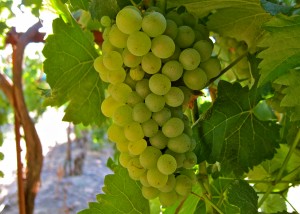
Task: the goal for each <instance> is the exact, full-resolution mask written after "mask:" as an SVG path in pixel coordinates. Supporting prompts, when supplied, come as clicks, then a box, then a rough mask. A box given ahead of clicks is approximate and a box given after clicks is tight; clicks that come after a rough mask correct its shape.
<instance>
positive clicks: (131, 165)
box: [127, 157, 146, 180]
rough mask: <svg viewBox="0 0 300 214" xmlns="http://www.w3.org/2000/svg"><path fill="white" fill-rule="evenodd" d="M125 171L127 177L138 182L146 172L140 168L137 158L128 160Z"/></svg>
mask: <svg viewBox="0 0 300 214" xmlns="http://www.w3.org/2000/svg"><path fill="white" fill-rule="evenodd" d="M127 170H128V174H129V177H130V178H132V179H133V180H139V179H140V177H141V176H142V175H143V174H144V173H145V172H146V169H145V168H143V167H142V166H141V163H140V160H139V158H138V157H134V158H132V159H131V160H129V162H128V164H127Z"/></svg>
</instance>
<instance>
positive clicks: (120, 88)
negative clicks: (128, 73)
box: [110, 83, 132, 103]
mask: <svg viewBox="0 0 300 214" xmlns="http://www.w3.org/2000/svg"><path fill="white" fill-rule="evenodd" d="M131 92H132V89H131V88H130V87H129V86H128V85H127V84H125V83H117V84H115V85H112V87H111V90H110V93H111V96H112V97H113V98H114V99H115V100H118V101H119V102H121V103H126V102H127V99H128V97H129V95H130V93H131Z"/></svg>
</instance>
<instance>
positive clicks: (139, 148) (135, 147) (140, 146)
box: [128, 139, 147, 155]
mask: <svg viewBox="0 0 300 214" xmlns="http://www.w3.org/2000/svg"><path fill="white" fill-rule="evenodd" d="M146 147H147V141H146V140H145V139H140V140H138V141H131V142H129V144H128V151H129V153H130V154H132V155H140V154H141V153H142V152H143V151H144V150H145V149H146Z"/></svg>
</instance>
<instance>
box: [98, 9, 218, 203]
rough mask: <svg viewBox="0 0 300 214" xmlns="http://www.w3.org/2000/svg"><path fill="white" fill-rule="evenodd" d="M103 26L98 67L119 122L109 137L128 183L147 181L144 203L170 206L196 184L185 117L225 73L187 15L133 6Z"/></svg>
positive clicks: (109, 108) (110, 113) (109, 113)
mask: <svg viewBox="0 0 300 214" xmlns="http://www.w3.org/2000/svg"><path fill="white" fill-rule="evenodd" d="M101 23H102V25H103V26H105V30H104V32H103V38H104V41H103V44H102V47H101V48H102V55H100V56H99V57H98V58H96V59H95V61H94V67H95V69H96V70H97V71H98V72H99V75H100V78H101V79H102V81H104V82H107V83H109V84H108V88H107V96H106V98H105V100H104V101H103V102H102V104H101V111H102V113H103V114H104V115H105V116H106V117H109V118H112V124H111V125H110V127H109V128H108V131H107V133H108V138H109V139H110V140H111V141H112V142H115V143H116V147H117V149H118V150H119V151H120V156H119V162H120V164H121V165H122V166H123V167H125V168H127V170H128V173H129V176H130V177H131V178H132V179H134V180H139V181H140V182H141V184H142V194H143V196H144V197H145V198H146V199H149V200H150V199H154V198H156V197H159V200H160V202H161V204H162V205H163V206H170V205H172V204H173V203H174V202H176V201H177V200H178V199H180V198H183V197H186V196H187V195H188V194H189V193H190V192H191V191H192V185H193V183H194V182H195V181H196V178H195V173H194V170H193V167H194V166H195V164H196V163H197V156H196V155H195V153H194V152H193V151H194V148H195V146H196V142H195V141H194V140H193V138H192V129H191V124H190V120H189V118H188V116H187V115H186V114H185V110H186V109H187V106H188V104H189V100H190V98H191V95H192V94H193V91H199V90H201V89H203V88H204V87H205V86H206V84H207V82H208V81H209V79H210V78H213V77H215V76H216V75H218V72H220V63H219V61H217V60H216V59H215V58H212V57H211V54H212V50H213V43H212V42H211V41H210V40H209V37H208V31H207V30H206V29H205V27H204V26H203V25H201V24H198V23H197V20H196V19H195V18H194V17H193V16H192V15H190V14H188V13H182V14H178V13H177V12H175V11H172V12H169V13H168V14H167V15H166V16H164V15H163V14H162V13H160V12H157V11H155V10H146V11H144V12H141V11H140V10H138V9H137V8H135V7H133V6H127V7H125V8H123V9H122V10H120V11H119V13H118V14H117V16H116V19H115V20H111V19H110V18H109V17H106V16H104V17H102V19H101Z"/></svg>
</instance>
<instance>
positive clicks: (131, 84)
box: [124, 72, 137, 90]
mask: <svg viewBox="0 0 300 214" xmlns="http://www.w3.org/2000/svg"><path fill="white" fill-rule="evenodd" d="M136 82H137V81H135V80H133V79H132V78H131V77H130V74H129V72H127V74H126V77H125V80H124V83H125V84H126V85H128V86H129V87H130V88H131V89H132V90H134V89H135V85H136Z"/></svg>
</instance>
